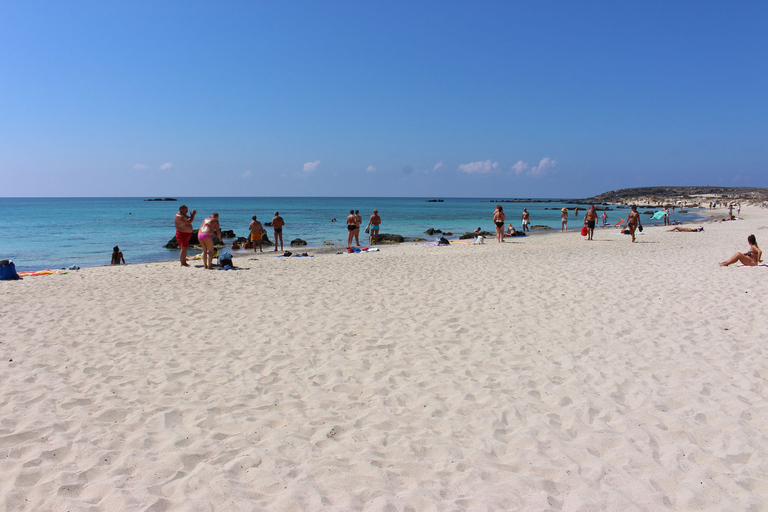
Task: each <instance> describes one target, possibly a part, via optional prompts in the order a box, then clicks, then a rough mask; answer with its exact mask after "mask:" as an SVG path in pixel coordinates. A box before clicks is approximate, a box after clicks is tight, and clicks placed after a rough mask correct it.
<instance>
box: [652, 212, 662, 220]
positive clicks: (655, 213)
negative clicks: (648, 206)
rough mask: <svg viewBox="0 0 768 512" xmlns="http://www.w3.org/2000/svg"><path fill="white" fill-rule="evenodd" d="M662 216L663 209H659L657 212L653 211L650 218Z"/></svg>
mask: <svg viewBox="0 0 768 512" xmlns="http://www.w3.org/2000/svg"><path fill="white" fill-rule="evenodd" d="M662 217H664V210H659V211H657V212H654V214H653V215H651V219H660V218H662Z"/></svg>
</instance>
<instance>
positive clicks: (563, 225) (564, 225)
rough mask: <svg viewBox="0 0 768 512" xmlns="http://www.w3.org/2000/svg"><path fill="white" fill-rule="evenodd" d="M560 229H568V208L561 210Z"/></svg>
mask: <svg viewBox="0 0 768 512" xmlns="http://www.w3.org/2000/svg"><path fill="white" fill-rule="evenodd" d="M560 231H568V208H563V209H562V210H560Z"/></svg>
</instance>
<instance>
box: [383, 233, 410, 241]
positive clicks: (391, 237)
mask: <svg viewBox="0 0 768 512" xmlns="http://www.w3.org/2000/svg"><path fill="white" fill-rule="evenodd" d="M404 241H405V238H403V237H402V236H400V235H393V234H391V233H381V234H379V243H380V244H401V243H403V242H404Z"/></svg>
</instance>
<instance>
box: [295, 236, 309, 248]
mask: <svg viewBox="0 0 768 512" xmlns="http://www.w3.org/2000/svg"><path fill="white" fill-rule="evenodd" d="M301 245H307V241H306V240H302V239H301V238H295V239H293V240H291V247H298V246H301Z"/></svg>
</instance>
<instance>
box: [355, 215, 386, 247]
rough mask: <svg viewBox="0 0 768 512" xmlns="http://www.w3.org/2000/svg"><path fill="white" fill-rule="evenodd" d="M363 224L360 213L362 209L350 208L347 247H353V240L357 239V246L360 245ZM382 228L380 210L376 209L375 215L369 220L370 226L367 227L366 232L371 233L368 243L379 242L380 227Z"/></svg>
mask: <svg viewBox="0 0 768 512" xmlns="http://www.w3.org/2000/svg"><path fill="white" fill-rule="evenodd" d="M362 225H363V217H362V216H361V215H360V210H349V215H347V247H348V248H349V247H352V240H354V241H355V243H356V244H357V247H360V226H362ZM380 228H381V217H379V210H376V209H374V210H373V215H371V218H370V219H369V220H368V226H366V228H365V232H366V233H370V237H369V238H368V243H369V244H370V245H375V244H377V243H378V242H379V229H380Z"/></svg>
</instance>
